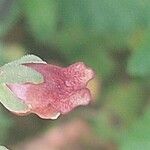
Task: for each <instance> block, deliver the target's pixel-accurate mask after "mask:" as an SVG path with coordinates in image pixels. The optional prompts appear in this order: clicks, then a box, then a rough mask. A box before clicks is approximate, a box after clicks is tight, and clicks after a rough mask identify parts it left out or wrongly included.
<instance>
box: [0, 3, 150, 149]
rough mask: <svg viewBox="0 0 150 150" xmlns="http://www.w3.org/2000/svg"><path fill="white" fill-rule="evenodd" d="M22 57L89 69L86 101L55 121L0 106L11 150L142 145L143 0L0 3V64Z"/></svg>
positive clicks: (146, 133) (2, 136)
mask: <svg viewBox="0 0 150 150" xmlns="http://www.w3.org/2000/svg"><path fill="white" fill-rule="evenodd" d="M25 54H35V55H38V56H40V57H41V58H43V59H44V60H46V61H47V62H49V63H53V64H57V65H61V66H67V65H69V64H71V63H73V62H76V61H83V62H85V63H86V64H87V65H88V66H90V67H92V68H93V69H94V70H95V72H96V78H95V79H94V80H93V81H92V82H91V83H90V85H89V87H90V88H91V90H92V94H93V102H92V104H90V105H89V106H87V107H79V108H77V109H75V110H74V111H73V112H71V113H70V114H67V115H65V116H61V117H60V118H59V119H58V120H55V121H52V120H42V119H40V118H38V117H37V116H36V115H29V116H24V117H18V116H16V115H14V114H11V113H10V112H8V111H7V110H6V109H5V108H4V107H3V106H2V105H1V106H0V145H7V146H8V147H9V148H10V149H12V150H20V149H21V150H33V149H37V150H41V149H42V150H50V149H51V150H149V149H150V96H149V91H150V80H149V79H150V1H149V0H0V65H3V64H5V63H7V62H9V61H11V60H14V59H16V58H19V57H21V56H23V55H25Z"/></svg>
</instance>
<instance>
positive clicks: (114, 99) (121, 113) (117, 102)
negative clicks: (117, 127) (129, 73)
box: [105, 82, 143, 126]
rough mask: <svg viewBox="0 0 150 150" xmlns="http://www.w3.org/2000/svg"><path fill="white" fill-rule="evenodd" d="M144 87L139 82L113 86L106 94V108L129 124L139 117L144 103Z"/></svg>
mask: <svg viewBox="0 0 150 150" xmlns="http://www.w3.org/2000/svg"><path fill="white" fill-rule="evenodd" d="M142 95H143V93H142V89H141V87H140V86H139V85H138V84H137V83H132V82H131V83H126V84H125V83H124V84H118V85H115V86H112V87H111V88H110V90H109V92H108V93H107V95H106V102H107V103H106V106H105V109H106V110H108V111H109V112H111V113H112V115H114V117H116V118H118V120H120V122H121V125H123V126H127V125H129V124H130V123H132V121H134V119H136V118H137V116H138V114H139V112H140V110H141V107H142V103H143V98H142Z"/></svg>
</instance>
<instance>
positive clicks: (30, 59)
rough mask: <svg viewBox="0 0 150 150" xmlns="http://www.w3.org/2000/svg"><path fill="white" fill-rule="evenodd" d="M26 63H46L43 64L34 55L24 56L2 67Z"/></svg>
mask: <svg viewBox="0 0 150 150" xmlns="http://www.w3.org/2000/svg"><path fill="white" fill-rule="evenodd" d="M27 63H46V62H44V61H43V60H42V59H41V58H39V57H38V56H35V55H25V56H23V57H21V58H20V59H18V60H15V61H12V62H10V63H7V64H5V65H4V67H5V66H9V65H21V64H27Z"/></svg>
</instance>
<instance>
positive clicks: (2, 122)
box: [0, 106, 14, 143]
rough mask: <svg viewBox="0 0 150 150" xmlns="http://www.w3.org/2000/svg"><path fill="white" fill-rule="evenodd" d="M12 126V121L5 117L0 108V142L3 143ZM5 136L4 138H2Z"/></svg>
mask: <svg viewBox="0 0 150 150" xmlns="http://www.w3.org/2000/svg"><path fill="white" fill-rule="evenodd" d="M13 125H14V121H13V119H12V118H11V117H9V116H7V115H6V114H5V113H4V112H3V111H2V110H1V106H0V130H1V132H0V142H1V143H4V142H5V141H6V139H7V137H8V135H9V131H10V130H9V129H10V127H12V126H13ZM4 135H5V136H4Z"/></svg>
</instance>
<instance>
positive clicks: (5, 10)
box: [0, 0, 20, 37]
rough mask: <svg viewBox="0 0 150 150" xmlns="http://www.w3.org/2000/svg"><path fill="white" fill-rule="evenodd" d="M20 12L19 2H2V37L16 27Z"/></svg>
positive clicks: (0, 8)
mask: <svg viewBox="0 0 150 150" xmlns="http://www.w3.org/2000/svg"><path fill="white" fill-rule="evenodd" d="M19 11H20V9H19V5H18V3H17V1H15V0H12V1H5V0H1V1H0V37H2V36H3V35H5V34H6V33H7V32H8V31H9V30H10V29H11V28H12V27H13V26H14V25H15V23H16V22H17V19H18V16H19Z"/></svg>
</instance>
